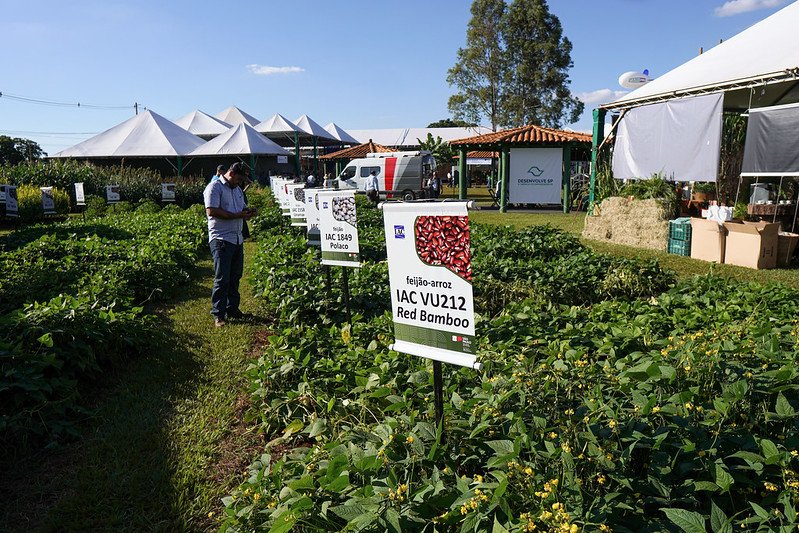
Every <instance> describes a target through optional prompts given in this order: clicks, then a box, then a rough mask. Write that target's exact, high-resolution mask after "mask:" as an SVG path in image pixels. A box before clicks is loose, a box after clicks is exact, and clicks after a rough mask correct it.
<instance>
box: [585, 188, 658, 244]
mask: <svg viewBox="0 0 799 533" xmlns="http://www.w3.org/2000/svg"><path fill="white" fill-rule="evenodd" d="M670 218H671V212H670V210H669V209H668V207H667V206H666V205H665V204H664V203H663V202H661V201H659V200H636V199H634V198H620V197H615V196H614V197H611V198H606V199H605V200H603V201H602V203H601V204H600V205H598V206H597V207H595V208H594V213H593V215H591V216H588V217H586V218H585V228H583V237H585V238H586V239H593V240H596V241H608V242H613V243H616V244H626V245H629V246H637V247H639V248H650V249H652V250H665V249H666V246H667V245H668V240H669V219H670Z"/></svg>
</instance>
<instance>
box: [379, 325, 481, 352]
mask: <svg viewBox="0 0 799 533" xmlns="http://www.w3.org/2000/svg"><path fill="white" fill-rule="evenodd" d="M394 337H395V338H396V339H397V340H403V341H407V342H413V343H415V344H423V345H425V346H432V347H434V348H441V349H442V350H450V351H453V352H459V353H469V354H471V353H474V352H475V351H476V346H475V344H474V337H473V336H470V335H457V334H455V333H450V332H447V331H441V330H438V329H431V328H423V327H421V326H412V325H410V324H401V323H397V322H394Z"/></svg>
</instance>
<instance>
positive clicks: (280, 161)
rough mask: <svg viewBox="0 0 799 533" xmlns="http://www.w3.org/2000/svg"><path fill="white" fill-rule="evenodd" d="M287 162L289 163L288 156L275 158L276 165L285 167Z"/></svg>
mask: <svg viewBox="0 0 799 533" xmlns="http://www.w3.org/2000/svg"><path fill="white" fill-rule="evenodd" d="M288 162H289V156H287V155H279V156H277V164H278V165H280V164H284V165H285V164H286V163H288Z"/></svg>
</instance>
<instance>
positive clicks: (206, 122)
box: [175, 109, 231, 136]
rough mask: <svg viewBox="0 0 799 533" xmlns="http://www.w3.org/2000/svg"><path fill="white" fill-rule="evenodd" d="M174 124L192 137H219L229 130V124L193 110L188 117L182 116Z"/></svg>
mask: <svg viewBox="0 0 799 533" xmlns="http://www.w3.org/2000/svg"><path fill="white" fill-rule="evenodd" d="M175 124H177V125H178V126H180V127H181V128H183V129H184V130H186V131H188V132H189V133H193V134H194V135H206V136H209V135H219V134H222V133H225V132H226V131H227V130H229V129H230V127H231V124H228V123H227V122H223V121H221V120H219V119H218V118H216V117H212V116H211V115H209V114H208V113H203V112H202V111H200V110H199V109H195V110H194V111H192V112H191V113H189V114H188V115H185V116H182V117H180V118H179V119H177V120H176V121H175Z"/></svg>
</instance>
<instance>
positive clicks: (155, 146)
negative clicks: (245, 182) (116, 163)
mask: <svg viewBox="0 0 799 533" xmlns="http://www.w3.org/2000/svg"><path fill="white" fill-rule="evenodd" d="M203 143H205V141H204V140H203V139H201V138H199V137H197V136H196V135H192V134H191V133H189V132H188V131H186V130H184V129H183V128H181V127H180V126H178V125H177V124H175V123H174V122H171V121H169V120H167V119H165V118H164V117H162V116H161V115H159V114H157V113H154V112H153V111H151V110H149V109H148V110H146V111H144V112H143V113H140V114H138V115H136V116H134V117H131V118H129V119H128V120H126V121H125V122H122V123H121V124H117V125H116V126H114V127H113V128H111V129H108V130H106V131H104V132H102V133H99V134H97V135H95V136H94V137H92V138H90V139H86V140H85V141H83V142H81V143H78V144H76V145H75V146H72V147H70V148H67V149H66V150H62V151H60V152H58V153H57V154H55V155H52V156H51V157H175V156H179V155H187V154H188V153H189V152H191V151H192V150H194V149H195V148H197V147H198V146H200V145H202V144H203Z"/></svg>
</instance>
